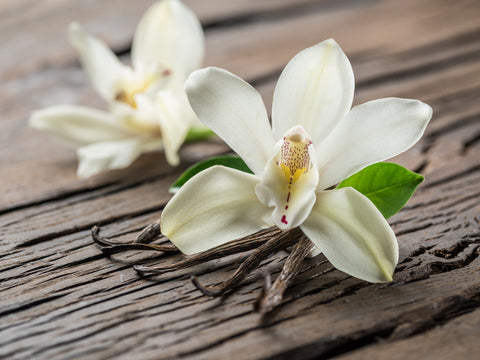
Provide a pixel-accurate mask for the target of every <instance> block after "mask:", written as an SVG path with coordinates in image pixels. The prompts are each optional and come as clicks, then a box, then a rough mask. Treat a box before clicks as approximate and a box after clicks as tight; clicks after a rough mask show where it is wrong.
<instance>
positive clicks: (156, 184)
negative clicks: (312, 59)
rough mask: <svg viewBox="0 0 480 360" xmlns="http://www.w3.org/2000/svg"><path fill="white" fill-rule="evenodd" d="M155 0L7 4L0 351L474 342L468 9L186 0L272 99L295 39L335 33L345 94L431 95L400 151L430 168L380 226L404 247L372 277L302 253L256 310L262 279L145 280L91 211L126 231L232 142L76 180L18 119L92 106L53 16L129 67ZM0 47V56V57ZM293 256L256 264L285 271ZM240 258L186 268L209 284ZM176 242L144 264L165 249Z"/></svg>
mask: <svg viewBox="0 0 480 360" xmlns="http://www.w3.org/2000/svg"><path fill="white" fill-rule="evenodd" d="M150 3H151V1H144V0H141V1H135V2H131V1H126V0H113V1H97V2H95V3H94V5H92V3H90V2H78V1H77V2H76V1H72V0H58V1H44V2H37V3H32V2H31V1H26V0H20V1H12V0H10V1H3V2H2V3H1V4H0V30H1V31H0V43H1V44H2V57H1V59H0V78H1V79H2V86H1V87H0V114H1V119H2V121H0V144H1V145H0V149H1V151H0V185H1V187H2V190H3V191H2V197H1V198H0V259H1V261H2V263H1V264H2V268H1V269H0V281H1V282H0V294H1V296H0V319H1V320H0V333H1V337H0V358H3V357H4V358H18V359H32V358H39V359H43V358H49V359H68V358H85V359H91V358H94V359H109V358H125V359H132V358H141V359H150V358H152V359H159V358H195V359H223V358H235V359H254V358H258V359H260V358H261V359H270V358H275V359H308V358H341V359H367V358H380V359H382V358H392V359H405V358H410V359H416V358H418V359H420V358H422V359H461V358H474V356H475V355H476V354H478V351H479V350H480V346H479V345H478V341H477V339H478V335H479V329H480V320H479V319H480V313H479V310H478V308H479V307H480V259H479V256H478V255H479V254H480V213H479V210H480V204H479V203H480V202H479V198H480V171H479V170H480V121H479V120H480V102H479V101H478V99H479V97H480V24H479V23H478V18H479V15H480V3H479V2H478V1H467V0H464V1H456V2H455V3H452V2H450V1H446V0H406V1H401V2H400V1H395V0H389V1H375V0H363V1H353V0H341V1H332V0H321V1H314V0H310V1H309V0H295V1H287V0H267V1H251V0H244V1H232V2H226V1H220V0H197V1H193V0H192V1H187V3H188V4H189V5H190V6H191V7H192V8H193V9H194V10H195V12H196V13H197V14H198V15H199V17H200V18H201V20H202V23H203V24H204V26H205V29H206V34H207V57H206V60H205V64H206V65H216V66H221V67H225V68H227V69H229V70H231V71H233V72H235V73H237V74H239V75H240V76H242V77H244V78H246V79H247V80H249V81H251V82H253V83H254V84H255V86H256V87H257V88H258V89H259V90H260V91H261V93H262V95H263V96H264V100H265V103H266V104H267V107H269V106H270V104H271V97H272V93H273V89H274V86H275V80H276V78H277V76H278V74H279V72H280V71H281V69H282V67H283V66H284V65H285V64H286V62H287V61H288V60H289V59H290V58H291V57H292V56H293V55H294V54H295V53H296V52H298V51H299V50H301V49H303V48H305V47H307V46H309V45H312V44H314V43H315V42H318V41H321V40H323V39H325V38H327V37H334V38H335V39H336V40H337V41H338V42H339V43H340V44H341V46H342V47H343V48H344V50H345V51H346V52H347V54H348V55H349V57H350V59H351V61H352V65H353V67H354V71H355V74H356V86H357V93H356V99H355V102H356V103H361V102H364V101H367V100H371V99H375V98H380V97H387V96H402V97H410V98H418V99H421V100H423V101H426V102H428V103H429V104H430V105H432V107H433V108H434V118H433V120H432V122H431V124H430V125H429V127H428V129H427V132H426V134H425V136H424V138H423V139H422V140H421V141H420V142H419V143H418V144H417V145H416V146H415V147H413V148H412V149H411V150H409V151H408V152H406V153H405V154H402V155H400V156H398V157H397V158H396V159H394V160H395V161H396V162H399V163H401V164H402V165H404V166H407V167H409V168H411V169H413V170H416V171H420V172H421V173H422V174H424V175H425V177H426V182H425V183H424V184H422V185H421V186H420V188H419V190H418V191H417V193H416V194H415V196H414V198H412V199H411V201H410V202H409V204H408V205H407V207H406V208H405V209H404V210H402V212H400V213H399V214H397V215H395V216H394V217H392V218H391V220H390V223H391V224H392V227H393V229H394V230H395V232H396V234H397V235H398V240H399V242H400V263H399V266H398V268H397V272H396V274H395V276H394V282H393V283H392V284H388V285H372V284H368V283H365V282H362V281H360V280H356V279H354V278H352V277H349V276H347V275H345V274H343V273H341V272H339V271H337V270H334V269H333V268H332V267H331V265H330V264H329V263H328V262H327V261H326V260H325V259H324V258H323V257H322V256H320V257H318V258H315V259H310V260H308V261H306V262H305V265H304V267H303V269H302V273H301V275H300V276H299V277H298V278H297V279H296V280H295V282H294V284H293V286H292V287H291V289H289V290H288V292H287V294H286V298H285V300H284V304H283V305H282V306H280V307H279V308H278V309H277V310H275V311H274V312H273V313H272V314H270V315H268V316H265V317H261V316H259V315H258V314H256V313H254V312H253V310H252V304H253V301H254V300H255V298H256V296H257V294H258V291H259V289H260V287H261V281H260V280H259V279H257V278H256V277H255V276H253V277H251V278H249V279H248V280H247V281H246V282H245V285H244V286H242V287H241V288H240V289H239V290H238V291H237V292H235V293H233V294H231V295H230V296H227V297H225V298H223V299H213V300H212V299H209V298H207V297H205V296H203V295H201V294H200V293H199V292H198V291H196V290H195V288H194V287H193V285H192V284H191V283H190V281H189V279H188V278H189V275H190V273H189V272H187V271H180V272H176V273H172V274H169V275H164V276H162V277H158V278H152V279H143V278H139V277H138V276H137V275H136V273H135V272H134V271H133V269H132V268H131V265H132V264H133V263H135V262H137V261H138V260H139V259H142V258H144V257H145V255H143V254H139V253H133V254H119V255H116V256H115V257H114V259H113V260H111V259H107V258H105V257H104V256H103V255H102V253H101V252H100V251H99V249H98V247H97V246H96V245H94V244H93V243H92V241H91V239H90V236H89V229H90V227H91V226H93V225H95V224H101V225H103V227H104V233H105V234H107V235H108V236H112V237H113V238H115V239H119V240H125V241H126V240H128V239H131V238H132V237H133V236H135V234H136V233H137V232H138V231H139V230H140V229H141V228H142V227H143V226H144V225H146V224H148V223H150V222H152V221H154V220H156V219H157V218H158V217H159V215H160V213H161V210H162V208H163V207H164V205H165V204H166V202H167V201H168V199H169V197H170V195H169V194H168V192H167V189H168V185H169V184H170V183H171V182H172V181H173V180H174V179H175V178H176V176H178V174H179V173H180V172H181V171H182V169H184V168H185V166H186V165H188V164H190V163H192V162H194V161H196V160H198V159H201V158H204V157H207V156H210V155H212V154H219V153H225V152H228V148H227V147H226V146H225V145H223V144H222V143H221V142H220V141H219V140H216V139H214V140H211V141H208V142H205V143H200V144H191V145H188V146H186V147H185V148H184V149H183V150H182V158H183V160H184V165H182V167H181V168H180V169H173V168H170V167H169V166H167V165H166V163H165V161H164V160H163V157H162V155H161V154H155V153H154V154H149V155H147V156H144V157H142V158H141V159H139V161H137V162H136V163H135V164H134V165H133V167H132V168H130V169H125V170H121V171H115V172H111V173H108V174H104V175H100V176H97V177H94V178H91V179H88V180H78V179H77V178H76V177H75V168H76V159H75V154H74V152H73V151H71V150H69V149H65V148H64V147H63V145H62V144H60V143H59V142H56V141H53V140H51V139H50V138H49V137H48V136H46V135H45V134H41V133H38V132H35V131H33V130H30V129H28V128H27V126H26V124H27V119H28V116H29V114H30V112H31V111H32V110H34V109H37V108H40V107H44V106H50V105H54V104H58V103H75V104H83V105H85V104H88V105H90V106H97V107H99V108H101V107H102V106H104V105H103V104H102V103H101V102H100V101H99V99H98V98H97V97H96V96H95V94H94V93H93V91H92V89H91V88H90V87H89V84H88V83H87V80H86V78H85V76H84V74H83V72H82V70H81V69H80V67H79V65H78V62H77V60H76V58H75V54H74V52H73V50H72V49H71V48H70V47H69V45H68V43H67V41H66V36H65V34H66V26H67V24H68V23H69V22H70V21H71V20H73V19H76V20H78V21H80V22H82V23H83V24H84V26H85V27H86V28H87V29H88V30H90V31H91V32H94V33H96V34H97V35H99V36H101V37H102V38H103V39H105V40H106V41H107V42H108V43H109V44H110V45H111V46H112V47H113V48H114V49H115V51H117V53H119V54H120V55H121V56H122V58H124V59H125V60H126V61H128V49H129V44H130V41H131V38H132V35H133V32H134V28H135V24H136V22H137V21H138V19H139V18H140V16H141V14H142V13H143V11H144V10H145V9H146V8H147V7H148V5H149V4H150ZM4 54H8V56H5V55H4ZM285 256H286V254H283V253H279V254H277V255H276V256H275V258H274V259H273V260H272V261H270V262H268V263H267V264H265V265H264V266H265V269H267V270H268V271H271V272H273V274H274V276H276V274H278V272H279V270H280V268H281V264H282V261H283V259H284V258H285ZM243 257H244V255H240V256H231V257H228V258H226V259H222V260H218V261H213V262H210V263H208V264H204V265H201V266H198V267H195V268H194V270H193V272H194V273H195V274H197V275H201V279H202V280H203V281H205V282H206V283H210V282H211V283H218V282H220V281H221V280H222V279H225V278H226V277H227V276H228V275H229V274H231V273H232V272H233V271H234V270H235V268H236V267H237V266H238V264H239V261H240V260H241V259H242V258H243ZM178 258H179V255H175V256H164V257H162V258H161V259H156V260H152V261H153V263H159V262H162V263H170V262H173V261H175V260H177V259H178Z"/></svg>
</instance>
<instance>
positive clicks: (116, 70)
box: [68, 23, 129, 101]
mask: <svg viewBox="0 0 480 360" xmlns="http://www.w3.org/2000/svg"><path fill="white" fill-rule="evenodd" d="M68 30H69V39H70V43H71V44H72V45H73V47H74V48H75V49H76V50H77V51H78V54H79V55H80V61H81V63H82V65H83V67H84V69H85V71H86V73H87V75H88V77H89V79H90V81H91V82H92V85H93V87H94V88H95V90H96V91H97V92H98V93H99V94H100V95H101V96H102V97H103V98H104V99H105V100H107V101H113V100H114V99H115V95H116V94H115V92H116V90H117V86H118V82H119V81H121V79H123V78H124V76H125V73H126V72H128V70H129V69H128V68H127V67H126V66H124V65H122V63H121V62H120V61H119V60H118V58H117V56H116V55H115V54H114V53H113V52H112V51H111V50H110V49H109V48H108V46H107V45H105V43H103V42H102V41H100V40H99V39H97V38H95V37H93V36H91V35H89V34H88V33H87V32H85V30H83V28H82V27H81V26H80V25H79V24H77V23H72V24H70V27H69V29H68Z"/></svg>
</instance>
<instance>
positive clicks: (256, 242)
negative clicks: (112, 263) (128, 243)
mask: <svg viewBox="0 0 480 360" xmlns="http://www.w3.org/2000/svg"><path fill="white" fill-rule="evenodd" d="M281 232H282V231H281V230H280V229H278V228H275V227H273V228H269V229H265V230H260V231H259V232H257V233H255V234H252V235H249V236H246V237H243V238H241V239H238V240H234V241H231V242H229V243H226V244H224V245H220V246H217V247H215V248H213V249H211V250H208V251H204V252H202V253H199V254H196V255H192V256H191V257H188V258H186V259H184V260H181V261H178V262H176V263H173V264H170V265H163V266H157V267H149V266H141V265H134V266H133V268H134V269H135V270H136V271H137V272H138V273H139V274H140V275H147V274H164V273H166V272H170V271H176V270H181V269H185V268H188V267H192V266H194V265H197V264H201V263H203V262H206V261H210V260H214V259H219V258H221V257H224V256H229V255H233V254H237V253H240V252H244V251H248V250H252V249H255V248H258V247H259V246H260V245H262V244H264V243H265V242H267V241H268V240H269V239H271V238H272V236H278V235H279V234H281Z"/></svg>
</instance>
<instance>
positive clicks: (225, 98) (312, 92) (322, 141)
mask: <svg viewBox="0 0 480 360" xmlns="http://www.w3.org/2000/svg"><path fill="white" fill-rule="evenodd" d="M186 92H187V96H188V98H189V101H190V104H191V105H192V108H193V110H194V111H195V112H196V114H197V115H198V117H199V118H200V120H201V121H202V122H203V123H204V124H206V125H207V126H209V127H210V128H211V129H212V130H213V131H214V132H216V133H217V134H218V135H219V136H220V137H221V138H222V139H223V140H224V141H225V142H226V143H227V144H228V145H230V146H231V148H232V149H233V150H234V151H236V152H237V153H238V154H239V155H240V156H241V157H242V158H243V160H244V161H245V162H246V164H247V165H248V166H249V167H250V169H251V170H252V171H253V172H254V175H252V174H247V173H244V172H241V171H238V170H234V169H231V168H226V167H221V166H214V167H211V168H209V169H207V170H205V171H203V172H201V173H199V174H197V175H196V176H194V177H193V178H192V179H190V180H189V181H188V182H187V183H186V184H185V185H184V186H183V187H182V188H181V189H180V190H179V191H178V193H177V194H176V195H175V196H174V197H173V198H172V199H171V201H170V202H169V203H168V205H167V206H166V207H165V209H164V211H163V214H162V217H161V228H162V232H163V233H164V234H165V235H166V236H168V238H169V239H170V240H171V241H172V242H173V243H174V244H175V245H176V246H177V247H178V248H179V249H180V250H181V251H182V252H184V253H186V254H192V253H197V252H200V251H205V250H208V249H210V248H212V247H215V246H218V245H221V244H223V243H225V242H227V241H230V240H233V239H236V238H240V237H243V236H246V235H249V234H251V233H253V232H256V231H258V230H260V229H263V228H266V227H269V226H272V225H276V226H278V227H279V228H281V229H285V230H287V229H291V228H295V227H298V226H299V227H300V229H301V230H302V231H303V232H304V233H305V234H306V236H308V238H309V239H310V240H311V241H312V242H313V244H314V245H315V246H316V247H317V248H318V249H317V250H318V251H321V252H322V253H323V254H324V255H325V256H326V257H327V258H328V259H329V260H330V262H331V263H332V264H333V265H334V266H335V267H336V268H338V269H339V270H342V271H344V272H346V273H348V274H350V275H353V276H355V277H357V278H360V279H363V280H367V281H370V282H384V281H391V280H392V274H393V271H394V269H395V266H396V264H397V261H398V244H397V241H396V238H395V234H394V232H393V230H392V229H391V228H390V226H389V225H388V223H387V221H386V220H385V219H384V217H383V216H382V214H381V213H380V211H379V210H378V209H377V208H376V207H375V206H374V205H373V203H371V202H370V201H369V200H368V199H367V198H366V197H365V196H364V195H362V194H361V193H359V192H357V191H356V190H354V189H353V188H343V189H338V190H326V189H328V188H330V187H331V186H333V185H335V184H337V183H338V182H339V181H341V180H342V179H344V178H346V177H348V176H349V175H351V174H353V173H355V172H357V171H359V170H361V169H362V168H364V167H366V166H368V165H370V164H372V163H375V162H378V161H382V160H385V159H387V158H390V157H393V156H395V155H397V154H399V153H401V152H403V151H405V150H407V149H408V148H410V147H411V146H412V145H413V144H415V143H416V142H417V141H418V139H419V138H420V137H421V135H422V134H423V132H424V129H425V127H426V125H427V123H428V121H429V120H430V118H431V115H432V109H431V108H430V106H428V105H426V104H424V103H422V102H420V101H417V100H408V99H399V98H387V99H380V100H375V101H371V102H367V103H365V104H362V105H359V106H356V107H354V108H352V109H350V107H351V105H352V100H353V93H354V77H353V72H352V68H351V65H350V63H349V61H348V59H347V57H346V55H345V54H344V53H343V51H342V49H341V48H340V47H339V46H338V45H337V43H336V42H335V41H334V40H327V41H324V42H322V43H319V44H317V45H315V46H313V47H311V48H308V49H306V50H304V51H302V52H300V53H299V54H298V55H297V56H295V57H294V58H293V59H292V60H291V61H290V63H289V64H288V65H287V66H286V68H285V69H284V70H283V72H282V74H281V76H280V79H279V80H278V83H277V86H276V89H275V95H274V99H273V112H272V127H270V125H269V121H268V117H267V113H266V110H265V107H264V104H263V102H262V99H261V96H260V94H259V93H258V92H257V91H256V90H255V89H253V88H252V87H251V86H250V85H248V84H247V83H246V82H244V81H243V80H242V79H240V78H239V77H237V76H235V75H232V74H231V73H229V72H227V71H225V70H221V69H218V68H207V69H203V70H198V71H196V72H194V73H192V74H191V75H190V78H189V79H188V80H187V83H186Z"/></svg>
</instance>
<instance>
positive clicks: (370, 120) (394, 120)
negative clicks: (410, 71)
mask: <svg viewBox="0 0 480 360" xmlns="http://www.w3.org/2000/svg"><path fill="white" fill-rule="evenodd" d="M431 117H432V108H431V107H430V106H428V105H427V104H424V103H422V102H421V101H418V100H409V99H398V98H386V99H380V100H375V101H370V102H367V103H365V104H362V105H358V106H356V107H354V108H353V109H352V110H351V111H350V113H348V114H347V116H346V117H345V118H344V119H343V120H342V121H341V122H340V123H339V124H338V126H337V127H335V129H334V130H333V131H332V133H331V134H330V136H329V137H328V138H327V139H326V140H325V141H324V142H323V143H321V144H319V146H317V147H316V157H317V163H318V167H319V170H320V183H319V189H326V188H328V187H330V186H332V185H335V184H336V183H338V182H340V181H341V180H343V179H345V178H347V177H348V176H350V175H352V174H354V173H356V172H357V171H359V170H361V169H363V168H364V167H366V166H368V165H370V164H373V163H376V162H378V161H383V160H386V159H389V158H391V157H393V156H395V155H398V154H400V153H402V152H404V151H405V150H407V149H409V148H410V147H411V146H413V145H414V144H415V143H416V142H417V141H418V140H419V139H420V137H421V136H422V134H423V132H424V130H425V127H426V126H427V124H428V122H429V120H430V118H431Z"/></svg>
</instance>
